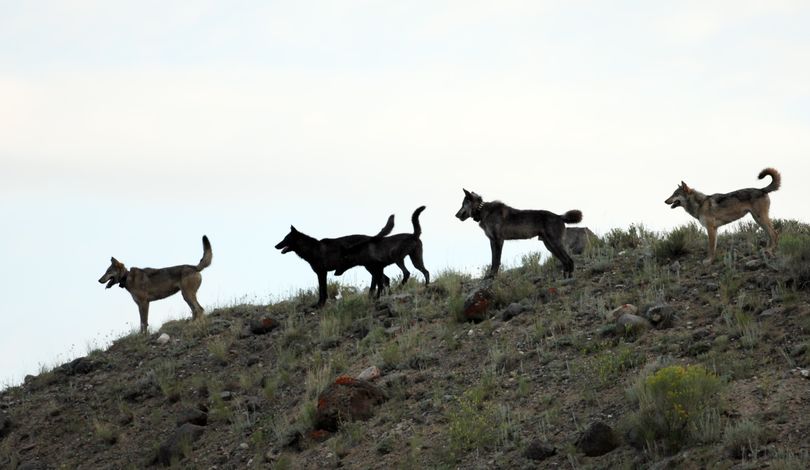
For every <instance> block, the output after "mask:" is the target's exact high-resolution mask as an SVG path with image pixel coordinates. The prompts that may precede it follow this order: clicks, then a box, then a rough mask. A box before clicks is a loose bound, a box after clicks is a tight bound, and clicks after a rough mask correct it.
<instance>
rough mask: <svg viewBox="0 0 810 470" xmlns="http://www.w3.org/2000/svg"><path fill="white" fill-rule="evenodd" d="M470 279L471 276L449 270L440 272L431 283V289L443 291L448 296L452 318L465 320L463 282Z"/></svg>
mask: <svg viewBox="0 0 810 470" xmlns="http://www.w3.org/2000/svg"><path fill="white" fill-rule="evenodd" d="M469 280H470V276H469V275H467V274H463V273H460V272H458V271H453V270H447V271H443V272H441V273H439V275H438V276H437V277H436V279H434V280H433V282H432V284H431V289H432V290H433V291H435V292H439V293H441V294H442V295H443V296H444V297H445V298H446V301H445V302H446V306H447V312H448V314H449V316H450V317H451V318H454V319H455V320H457V321H459V322H463V321H464V318H463V316H462V313H463V312H464V295H463V292H462V284H463V283H464V282H466V281H469Z"/></svg>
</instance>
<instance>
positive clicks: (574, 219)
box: [562, 210, 582, 224]
mask: <svg viewBox="0 0 810 470" xmlns="http://www.w3.org/2000/svg"><path fill="white" fill-rule="evenodd" d="M562 219H563V222H565V223H566V224H578V223H580V222H582V211H578V210H572V211H568V212H566V213H565V214H563V216H562Z"/></svg>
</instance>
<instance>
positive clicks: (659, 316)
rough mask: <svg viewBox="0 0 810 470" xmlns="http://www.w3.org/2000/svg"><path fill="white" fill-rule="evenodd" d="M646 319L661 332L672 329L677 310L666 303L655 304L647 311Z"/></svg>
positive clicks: (645, 313)
mask: <svg viewBox="0 0 810 470" xmlns="http://www.w3.org/2000/svg"><path fill="white" fill-rule="evenodd" d="M644 318H646V319H647V320H649V321H650V322H651V323H652V324H653V325H654V326H655V327H656V328H657V329H659V330H661V329H664V328H671V327H672V326H673V324H674V323H675V309H674V308H672V307H671V306H670V305H668V304H665V303H660V304H655V305H652V306H650V307H647V308H646V309H645V311H644Z"/></svg>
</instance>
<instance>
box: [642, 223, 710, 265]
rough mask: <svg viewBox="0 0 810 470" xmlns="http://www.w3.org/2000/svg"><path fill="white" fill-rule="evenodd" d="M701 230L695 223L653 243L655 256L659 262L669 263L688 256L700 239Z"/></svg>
mask: <svg viewBox="0 0 810 470" xmlns="http://www.w3.org/2000/svg"><path fill="white" fill-rule="evenodd" d="M700 236H701V232H700V228H699V227H698V226H697V224H695V223H690V224H688V225H682V226H680V227H678V228H676V229H674V230H673V231H671V232H669V233H668V234H667V235H666V237H665V238H664V239H661V240H655V242H654V243H653V256H655V259H657V260H658V261H667V260H672V259H676V258H680V257H681V256H684V255H687V254H689V253H690V252H692V250H693V249H694V247H695V246H696V242H697V240H698V239H699V238H700Z"/></svg>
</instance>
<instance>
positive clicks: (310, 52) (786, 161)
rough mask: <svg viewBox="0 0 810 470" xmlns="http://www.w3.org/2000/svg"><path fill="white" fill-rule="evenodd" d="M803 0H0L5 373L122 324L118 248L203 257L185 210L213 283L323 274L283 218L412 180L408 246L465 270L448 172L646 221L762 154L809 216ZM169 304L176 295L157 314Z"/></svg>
mask: <svg viewBox="0 0 810 470" xmlns="http://www.w3.org/2000/svg"><path fill="white" fill-rule="evenodd" d="M807 25H810V3H807V2H794V1H768V2H761V1H752V2H746V1H718V2H707V1H693V2H587V1H583V2H542V1H534V0H533V1H498V2H475V1H469V0H466V1H409V2H390V1H333V2H322V1H310V2H306V1H295V2H292V1H289V2H266V1H255V2H252V1H243V2H213V1H212V2H202V1H200V2H164V1H161V2H158V1H137V2H136V1H131V2H130V1H115V2H110V1H31V2H14V1H7V0H0V220H2V227H1V228H2V230H0V286H2V287H1V288H0V289H2V290H1V291H0V294H1V295H0V318H2V320H3V325H4V326H3V328H0V386H2V385H4V384H12V383H17V382H19V381H20V380H21V379H22V377H23V376H24V375H25V374H28V373H36V372H37V370H38V368H39V365H40V364H43V365H45V366H52V365H54V364H58V363H61V362H64V361H66V360H68V359H71V358H72V357H75V356H78V355H84V354H86V353H87V351H88V350H89V349H90V348H92V347H97V346H103V345H104V344H106V342H107V341H109V339H111V338H114V337H117V336H120V335H121V334H123V333H125V332H128V331H130V330H131V329H132V328H135V327H136V326H137V323H138V315H137V308H136V306H135V304H134V303H133V302H132V300H131V298H130V297H129V295H128V294H127V293H126V292H125V291H123V290H121V289H118V288H114V289H110V290H105V289H104V288H103V286H101V285H100V284H98V283H97V282H96V281H97V279H98V278H99V277H100V276H101V274H102V273H103V271H104V270H105V269H106V267H107V264H108V262H109V258H110V256H111V255H114V256H116V257H117V258H118V259H119V260H121V261H123V262H124V263H125V264H126V265H127V266H139V267H146V266H149V267H162V266H169V265H174V264H181V263H196V262H197V261H198V260H199V258H200V256H201V254H202V248H201V242H200V237H201V236H202V235H203V234H207V235H208V236H209V237H210V239H211V243H212V245H213V252H214V261H213V264H212V266H211V267H210V268H208V269H206V270H205V271H204V272H203V284H202V287H201V288H200V291H199V297H200V300H201V303H202V304H203V306H205V307H206V308H207V309H208V310H210V309H212V308H215V307H217V306H223V305H229V304H232V303H234V302H239V301H241V300H247V301H253V302H267V301H268V300H271V299H278V298H283V297H285V296H286V295H288V294H290V293H292V292H294V291H295V290H297V289H302V288H307V289H308V288H314V287H315V286H316V279H315V275H314V274H313V273H312V271H311V270H310V268H309V266H308V265H307V264H306V263H305V262H304V261H303V260H301V259H299V258H298V257H296V256H295V255H293V254H287V255H281V254H279V253H278V252H277V251H276V250H275V249H273V245H274V244H275V243H277V242H278V241H279V240H280V239H281V238H282V237H283V236H284V235H285V234H286V233H287V231H288V229H289V225H290V224H294V225H295V226H296V227H297V228H298V229H299V230H301V231H303V232H305V233H307V234H310V235H312V236H315V237H317V238H321V237H334V236H340V235H346V234H351V233H374V232H376V231H377V230H378V229H379V228H380V227H381V226H382V225H383V223H384V222H385V219H386V217H387V216H388V214H390V213H395V214H396V217H397V227H396V228H395V231H396V232H399V231H410V230H411V225H410V214H411V212H412V211H413V210H414V209H415V208H416V207H418V206H419V205H422V204H424V205H426V206H427V210H426V211H425V212H424V213H423V214H422V218H421V220H422V225H423V230H424V234H423V237H422V238H423V242H424V246H425V263H426V265H427V267H428V269H429V270H430V271H431V272H432V273H434V274H438V273H439V272H441V271H442V270H443V269H446V268H448V267H450V268H455V269H462V270H468V271H471V272H478V270H479V268H480V267H481V266H483V265H485V264H487V263H488V262H489V245H488V242H487V240H486V237H485V236H484V235H483V232H482V231H481V230H480V229H479V228H478V227H476V225H475V224H474V223H473V222H471V221H468V222H465V223H461V222H459V221H458V220H456V219H455V218H453V214H454V213H455V211H456V210H457V209H458V207H459V205H460V203H461V199H462V192H461V188H462V187H465V188H467V189H471V190H474V191H476V192H478V193H480V194H482V195H483V196H484V198H485V199H488V200H491V199H500V200H503V201H504V202H506V203H508V204H511V205H513V206H515V207H519V208H526V209H528V208H533V209H547V210H551V211H554V212H559V213H562V212H565V211H566V210H569V209H580V210H582V211H583V213H584V217H585V219H584V221H583V223H582V224H581V225H583V226H588V227H590V228H591V229H593V230H594V231H596V232H597V233H600V234H602V233H605V232H606V231H608V230H609V229H611V228H613V227H626V226H627V225H628V224H630V223H633V222H636V223H638V222H641V223H644V224H645V225H647V226H648V227H650V228H653V229H656V230H663V229H668V228H671V227H674V226H677V225H680V224H683V223H686V222H688V221H689V220H690V218H689V216H688V215H687V214H686V213H685V212H684V211H682V210H680V209H679V210H670V209H669V208H668V207H667V206H666V205H665V204H664V203H663V200H664V199H665V198H666V197H667V196H669V194H670V193H671V192H672V190H673V189H674V188H675V186H676V185H677V183H678V182H679V181H681V180H685V181H686V182H687V183H689V184H690V185H692V186H694V187H696V188H697V189H699V190H701V191H703V192H707V193H714V192H726V191H731V190H734V189H739V188H743V187H762V186H764V185H765V184H767V181H765V182H763V181H758V180H757V179H756V175H757V174H758V173H759V171H760V170H761V169H763V168H764V167H766V166H773V167H775V168H777V169H778V170H779V171H780V172H782V175H783V187H782V189H780V190H779V191H778V192H776V193H773V194H772V195H771V198H772V216H773V217H781V218H796V219H799V220H803V221H805V222H806V221H808V212H807V208H806V206H805V204H806V203H807V201H808V199H809V198H808V196H810V189H808V186H807V185H806V184H807V183H806V182H807V181H810V164H808V163H807V162H808V155H810V87H808V86H807V84H808V83H810V29H808V28H807ZM537 250H541V243H539V242H537V241H536V240H535V241H525V242H511V243H507V247H506V249H505V252H504V262H505V263H507V264H516V263H517V262H518V261H519V259H520V255H521V254H524V253H528V252H531V251H537ZM408 263H409V262H408ZM409 265H410V264H409ZM412 271H414V270H412ZM388 272H389V274H391V275H393V274H396V272H397V270H396V268H394V269H391V268H389V270H388ZM344 278H346V279H347V280H348V281H350V282H355V283H358V284H361V285H365V284H367V282H368V279H367V274H366V273H365V272H364V271H362V270H353V271H350V272H349V273H347V275H345V276H344ZM417 279H419V280H420V281H421V276H417ZM188 316H189V311H188V307H187V306H186V305H185V303H184V302H183V301H182V299H181V298H180V297H179V295H178V296H175V297H172V298H170V299H167V300H163V301H159V302H155V303H152V306H151V315H150V323H151V324H152V325H153V326H154V327H157V326H159V325H160V324H161V323H162V322H163V321H165V320H166V319H168V318H187V317H188Z"/></svg>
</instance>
